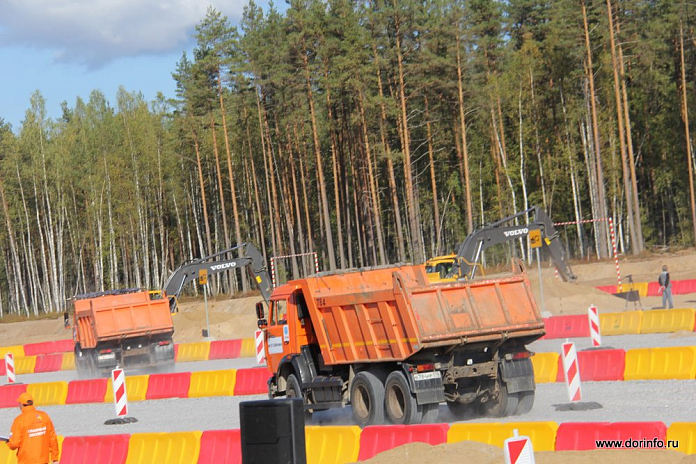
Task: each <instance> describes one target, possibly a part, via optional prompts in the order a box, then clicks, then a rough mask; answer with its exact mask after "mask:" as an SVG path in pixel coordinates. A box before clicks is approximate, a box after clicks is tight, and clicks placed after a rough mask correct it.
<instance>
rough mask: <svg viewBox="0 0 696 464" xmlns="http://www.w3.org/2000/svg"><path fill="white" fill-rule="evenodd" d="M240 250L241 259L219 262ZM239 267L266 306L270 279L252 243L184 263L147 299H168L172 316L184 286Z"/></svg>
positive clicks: (261, 258) (269, 295)
mask: <svg viewBox="0 0 696 464" xmlns="http://www.w3.org/2000/svg"><path fill="white" fill-rule="evenodd" d="M239 249H242V250H243V253H242V254H243V256H242V257H239V258H231V259H227V258H224V259H218V258H219V257H220V256H224V255H226V254H228V253H233V252H236V250H239ZM238 267H246V268H247V270H248V271H249V274H250V275H251V278H252V280H253V281H254V282H255V283H256V285H257V286H258V288H259V290H260V291H261V296H262V297H263V299H264V300H265V301H266V303H268V301H269V300H270V298H271V279H270V278H269V276H268V271H267V270H266V263H265V262H264V259H263V255H262V254H261V252H260V251H259V250H258V248H256V247H255V246H254V245H252V244H251V243H243V244H241V245H237V246H234V247H232V248H228V249H227V250H222V251H220V252H218V253H215V254H214V255H210V256H205V257H203V258H199V259H195V260H193V261H189V262H187V263H184V264H183V265H181V266H180V267H179V268H178V269H177V270H176V271H174V272H173V273H172V275H170V276H169V279H167V282H166V283H165V284H164V289H163V290H162V291H153V292H150V298H151V299H158V298H168V299H169V309H170V311H171V312H172V313H174V312H177V303H178V301H177V298H178V296H179V293H181V290H182V289H183V288H184V285H186V284H187V283H189V282H191V281H194V280H196V279H197V278H198V277H199V275H201V273H207V274H208V275H213V274H217V273H219V272H222V271H226V270H228V269H234V268H238Z"/></svg>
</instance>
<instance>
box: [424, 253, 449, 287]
mask: <svg viewBox="0 0 696 464" xmlns="http://www.w3.org/2000/svg"><path fill="white" fill-rule="evenodd" d="M456 257H457V255H455V254H451V255H444V256H435V257H433V258H430V259H429V260H428V261H426V262H425V273H426V275H427V277H428V280H429V281H430V282H434V283H436V282H454V281H456V280H457V278H456V277H450V278H447V274H449V272H450V271H451V270H452V265H453V264H454V260H455V258H456Z"/></svg>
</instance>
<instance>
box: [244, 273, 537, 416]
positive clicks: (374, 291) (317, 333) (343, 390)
mask: <svg viewBox="0 0 696 464" xmlns="http://www.w3.org/2000/svg"><path fill="white" fill-rule="evenodd" d="M514 267H515V268H516V269H515V271H514V273H513V274H511V275H510V276H507V277H504V278H499V279H486V280H483V279H482V280H472V281H458V282H452V283H441V284H431V283H429V282H428V279H427V276H426V274H425V269H424V267H423V266H399V267H383V268H374V269H370V270H362V271H346V272H337V273H330V274H329V273H326V274H317V275H314V276H311V277H308V278H304V279H300V280H295V281H291V282H289V283H287V284H285V285H282V286H280V287H278V288H276V289H275V290H274V291H273V294H272V296H271V301H270V306H269V308H268V309H269V313H268V315H267V317H266V314H265V307H264V306H263V304H262V303H259V304H257V306H256V313H257V317H258V319H259V321H258V324H259V327H260V328H261V329H263V330H264V332H265V336H264V340H265V352H266V362H267V365H268V368H269V370H270V371H271V374H272V376H271V378H270V379H269V381H268V386H269V397H270V398H274V397H282V396H287V397H297V398H302V399H303V401H304V403H305V411H306V413H307V415H310V414H311V413H312V412H315V411H321V410H325V409H329V408H333V407H342V406H346V405H349V404H350V405H351V406H352V410H353V418H354V420H355V421H356V423H358V424H359V425H361V426H365V425H371V424H379V423H383V422H385V421H386V420H388V421H389V422H391V423H395V424H412V423H421V422H423V423H426V422H432V421H435V420H436V419H437V414H438V410H439V406H440V404H441V403H446V404H447V406H448V407H449V409H450V411H451V412H452V413H453V414H455V415H456V416H459V417H461V416H463V415H464V414H471V413H472V412H473V413H480V414H487V415H492V416H497V417H502V416H508V415H514V414H524V413H526V412H528V411H529V410H530V409H531V408H532V405H533V403H534V391H535V382H534V371H533V369H532V363H531V359H530V356H531V353H530V352H529V351H527V349H526V348H525V345H526V344H528V343H530V342H532V341H534V340H536V339H537V338H539V337H541V336H543V335H544V322H543V320H542V318H541V315H540V314H539V310H538V309H537V306H536V303H535V301H534V297H533V295H532V290H531V287H530V284H529V280H528V279H527V275H526V274H525V273H524V270H523V268H522V265H521V264H515V265H514Z"/></svg>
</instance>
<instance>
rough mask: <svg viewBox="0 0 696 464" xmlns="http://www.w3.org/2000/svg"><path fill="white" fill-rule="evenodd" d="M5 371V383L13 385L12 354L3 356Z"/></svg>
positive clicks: (14, 378)
mask: <svg viewBox="0 0 696 464" xmlns="http://www.w3.org/2000/svg"><path fill="white" fill-rule="evenodd" d="M5 371H6V372H7V383H8V384H11V383H15V380H16V377H15V366H14V355H13V354H12V353H7V354H6V355H5Z"/></svg>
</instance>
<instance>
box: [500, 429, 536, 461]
mask: <svg viewBox="0 0 696 464" xmlns="http://www.w3.org/2000/svg"><path fill="white" fill-rule="evenodd" d="M514 434H515V436H514V437H512V438H508V439H507V440H505V442H504V444H503V454H504V456H505V464H535V462H536V461H535V460H534V448H533V447H532V440H530V439H529V437H524V436H520V435H519V434H518V433H517V429H515V430H514Z"/></svg>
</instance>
